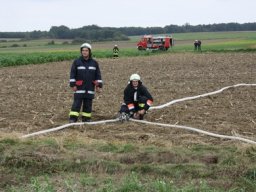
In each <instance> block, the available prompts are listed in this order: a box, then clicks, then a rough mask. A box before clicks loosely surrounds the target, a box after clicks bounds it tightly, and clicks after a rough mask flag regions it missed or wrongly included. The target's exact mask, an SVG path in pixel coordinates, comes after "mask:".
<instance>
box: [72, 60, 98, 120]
mask: <svg viewBox="0 0 256 192" xmlns="http://www.w3.org/2000/svg"><path fill="white" fill-rule="evenodd" d="M74 86H76V87H77V91H75V92H74V102H73V105H72V108H71V111H70V113H69V116H70V121H73V122H76V121H77V119H78V117H79V112H80V108H81V105H82V104H83V110H82V113H81V115H82V121H90V119H91V112H92V100H93V99H94V94H95V87H100V88H102V79H101V72H100V68H99V65H98V63H97V61H95V60H94V59H92V58H91V57H90V58H89V59H88V60H85V59H84V58H83V57H82V56H81V57H80V58H78V59H76V60H75V61H74V62H73V64H72V66H71V71H70V87H74Z"/></svg>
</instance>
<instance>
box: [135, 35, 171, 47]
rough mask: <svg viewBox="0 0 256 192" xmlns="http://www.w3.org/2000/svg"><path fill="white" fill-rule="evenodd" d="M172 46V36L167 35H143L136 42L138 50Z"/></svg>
mask: <svg viewBox="0 0 256 192" xmlns="http://www.w3.org/2000/svg"><path fill="white" fill-rule="evenodd" d="M172 46H173V38H172V37H169V36H155V37H154V36H152V35H144V36H143V37H142V38H141V41H139V42H138V43H137V48H138V50H163V51H166V50H168V49H169V48H170V47H172Z"/></svg>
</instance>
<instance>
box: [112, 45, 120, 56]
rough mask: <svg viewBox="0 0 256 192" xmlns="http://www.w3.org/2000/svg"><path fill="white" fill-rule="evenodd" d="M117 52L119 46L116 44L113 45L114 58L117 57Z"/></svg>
mask: <svg viewBox="0 0 256 192" xmlns="http://www.w3.org/2000/svg"><path fill="white" fill-rule="evenodd" d="M118 53H119V48H118V46H117V45H115V46H114V48H113V57H114V58H116V57H118Z"/></svg>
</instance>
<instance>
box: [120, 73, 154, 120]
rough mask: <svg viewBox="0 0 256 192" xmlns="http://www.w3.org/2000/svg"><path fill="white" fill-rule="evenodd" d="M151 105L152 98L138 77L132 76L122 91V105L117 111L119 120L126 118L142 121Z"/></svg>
mask: <svg viewBox="0 0 256 192" xmlns="http://www.w3.org/2000/svg"><path fill="white" fill-rule="evenodd" d="M152 103H153V97H152V96H151V94H150V93H149V92H148V90H147V88H146V87H145V86H144V85H142V82H141V80H140V76H139V75H138V74H132V75H131V76H130V82H129V84H128V85H127V87H126V88H125V90H124V103H123V104H122V106H121V109H120V111H119V113H120V118H123V117H124V116H125V117H128V118H130V117H131V118H134V119H140V120H142V119H143V117H144V115H145V114H146V112H147V110H148V109H149V107H150V106H151V105H152Z"/></svg>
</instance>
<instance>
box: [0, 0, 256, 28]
mask: <svg viewBox="0 0 256 192" xmlns="http://www.w3.org/2000/svg"><path fill="white" fill-rule="evenodd" d="M255 10H256V0H156V1H155V0H154V1H153V0H90V1H89V0H0V32H17V31H33V30H41V31H49V30H50V28H51V26H60V25H65V26H67V27H69V28H70V29H73V28H79V27H82V26H86V25H92V24H95V25H98V26H100V27H164V26H166V25H170V24H175V25H183V24H185V23H189V24H191V25H198V24H213V23H229V22H237V23H247V22H256V11H255Z"/></svg>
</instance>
